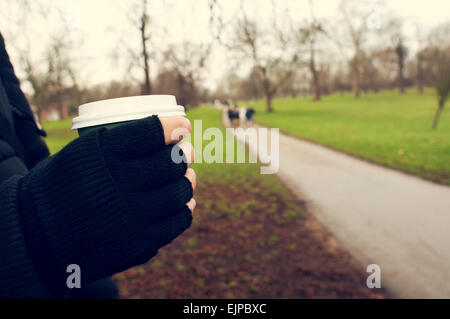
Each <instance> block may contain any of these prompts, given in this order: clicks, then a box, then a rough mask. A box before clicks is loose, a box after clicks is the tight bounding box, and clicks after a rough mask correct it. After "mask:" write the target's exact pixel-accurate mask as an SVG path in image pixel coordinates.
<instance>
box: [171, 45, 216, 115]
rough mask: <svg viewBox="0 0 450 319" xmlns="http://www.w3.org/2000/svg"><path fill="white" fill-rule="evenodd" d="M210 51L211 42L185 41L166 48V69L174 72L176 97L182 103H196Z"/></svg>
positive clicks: (192, 104)
mask: <svg viewBox="0 0 450 319" xmlns="http://www.w3.org/2000/svg"><path fill="white" fill-rule="evenodd" d="M210 52H211V44H194V43H191V42H187V41H185V42H184V43H182V44H180V45H171V46H169V48H168V49H167V50H166V52H165V54H164V57H165V58H164V60H165V65H166V69H167V70H172V71H174V72H175V73H176V78H177V80H176V82H177V83H176V84H177V87H178V90H177V91H178V94H177V99H178V101H179V102H180V103H181V104H182V105H191V106H195V105H197V104H198V102H199V101H198V96H196V93H197V91H198V89H199V83H200V81H201V80H202V76H203V72H204V70H205V67H206V63H207V60H208V57H209V55H210ZM166 72H167V71H166Z"/></svg>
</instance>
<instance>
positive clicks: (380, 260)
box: [250, 134, 450, 298]
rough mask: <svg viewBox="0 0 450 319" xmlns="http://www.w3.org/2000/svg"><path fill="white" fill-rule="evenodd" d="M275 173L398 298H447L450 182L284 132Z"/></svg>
mask: <svg viewBox="0 0 450 319" xmlns="http://www.w3.org/2000/svg"><path fill="white" fill-rule="evenodd" d="M251 148H252V145H250V149H251ZM277 174H278V176H279V178H280V179H281V180H282V181H283V182H284V183H285V184H286V186H287V187H288V188H289V189H290V190H291V191H292V192H293V193H294V194H296V195H297V196H298V197H299V198H300V199H302V200H305V201H306V204H307V208H308V210H309V211H310V212H311V213H312V214H313V215H315V216H316V218H317V219H318V220H319V221H320V222H321V223H322V224H323V225H324V226H325V227H327V228H328V230H329V231H331V232H332V233H333V234H334V236H335V237H336V238H337V239H338V241H339V242H340V243H341V244H342V246H343V247H344V248H346V249H347V250H348V251H349V252H350V253H351V254H352V255H353V256H354V257H355V258H356V259H357V260H359V261H360V262H361V264H362V265H369V264H378V265H379V266H380V268H381V284H382V286H384V287H386V288H388V290H389V291H390V292H391V293H392V294H393V295H394V296H395V297H401V298H450V187H448V186H443V185H438V184H435V183H432V182H428V181H425V180H423V179H420V178H418V177H415V176H411V175H407V174H404V173H402V172H399V171H395V170H392V169H389V168H385V167H382V166H379V165H375V164H371V163H369V162H366V161H364V160H360V159H357V158H354V157H352V156H348V155H345V154H343V153H341V152H338V151H334V150H331V149H329V148H326V147H323V146H320V145H316V144H313V143H311V142H307V141H304V140H301V139H298V138H293V137H290V136H287V135H284V134H280V167H279V171H278V173H277ZM364 283H365V281H364V280H362V284H364Z"/></svg>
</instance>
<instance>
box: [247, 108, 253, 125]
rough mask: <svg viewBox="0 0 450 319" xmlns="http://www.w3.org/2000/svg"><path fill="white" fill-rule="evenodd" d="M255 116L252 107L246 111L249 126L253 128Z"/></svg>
mask: <svg viewBox="0 0 450 319" xmlns="http://www.w3.org/2000/svg"><path fill="white" fill-rule="evenodd" d="M254 114H255V110H254V109H253V108H251V107H249V108H247V110H246V111H245V118H246V122H247V125H248V126H253V115H254Z"/></svg>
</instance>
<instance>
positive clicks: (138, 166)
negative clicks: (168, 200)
mask: <svg viewBox="0 0 450 319" xmlns="http://www.w3.org/2000/svg"><path fill="white" fill-rule="evenodd" d="M180 145H181V144H176V145H169V146H166V147H165V148H164V149H163V150H162V151H160V152H157V153H155V154H151V155H149V156H147V157H142V158H136V159H132V160H127V161H117V163H114V162H112V163H110V167H111V169H112V170H114V171H117V172H118V174H120V175H119V178H120V183H121V184H125V185H129V186H130V187H137V188H141V189H142V190H145V191H147V190H149V189H153V188H156V187H160V186H162V185H166V184H169V183H171V182H174V181H176V180H177V179H179V178H181V177H183V176H184V175H185V174H186V172H187V171H186V170H187V168H188V165H190V164H188V163H187V162H188V161H190V160H188V159H187V158H186V156H185V154H184V151H183V150H182V149H181V147H180ZM188 145H190V144H188ZM188 145H184V146H182V147H183V148H185V149H186V148H187V146H188ZM191 147H192V145H191ZM174 154H175V155H174ZM180 154H181V155H180ZM177 156H179V157H180V158H179V159H177V158H176V157H177ZM112 165H117V168H115V167H112Z"/></svg>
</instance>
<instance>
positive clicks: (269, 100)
mask: <svg viewBox="0 0 450 319" xmlns="http://www.w3.org/2000/svg"><path fill="white" fill-rule="evenodd" d="M266 105H267V112H269V113H271V112H273V108H272V95H271V94H267V93H266Z"/></svg>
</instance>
